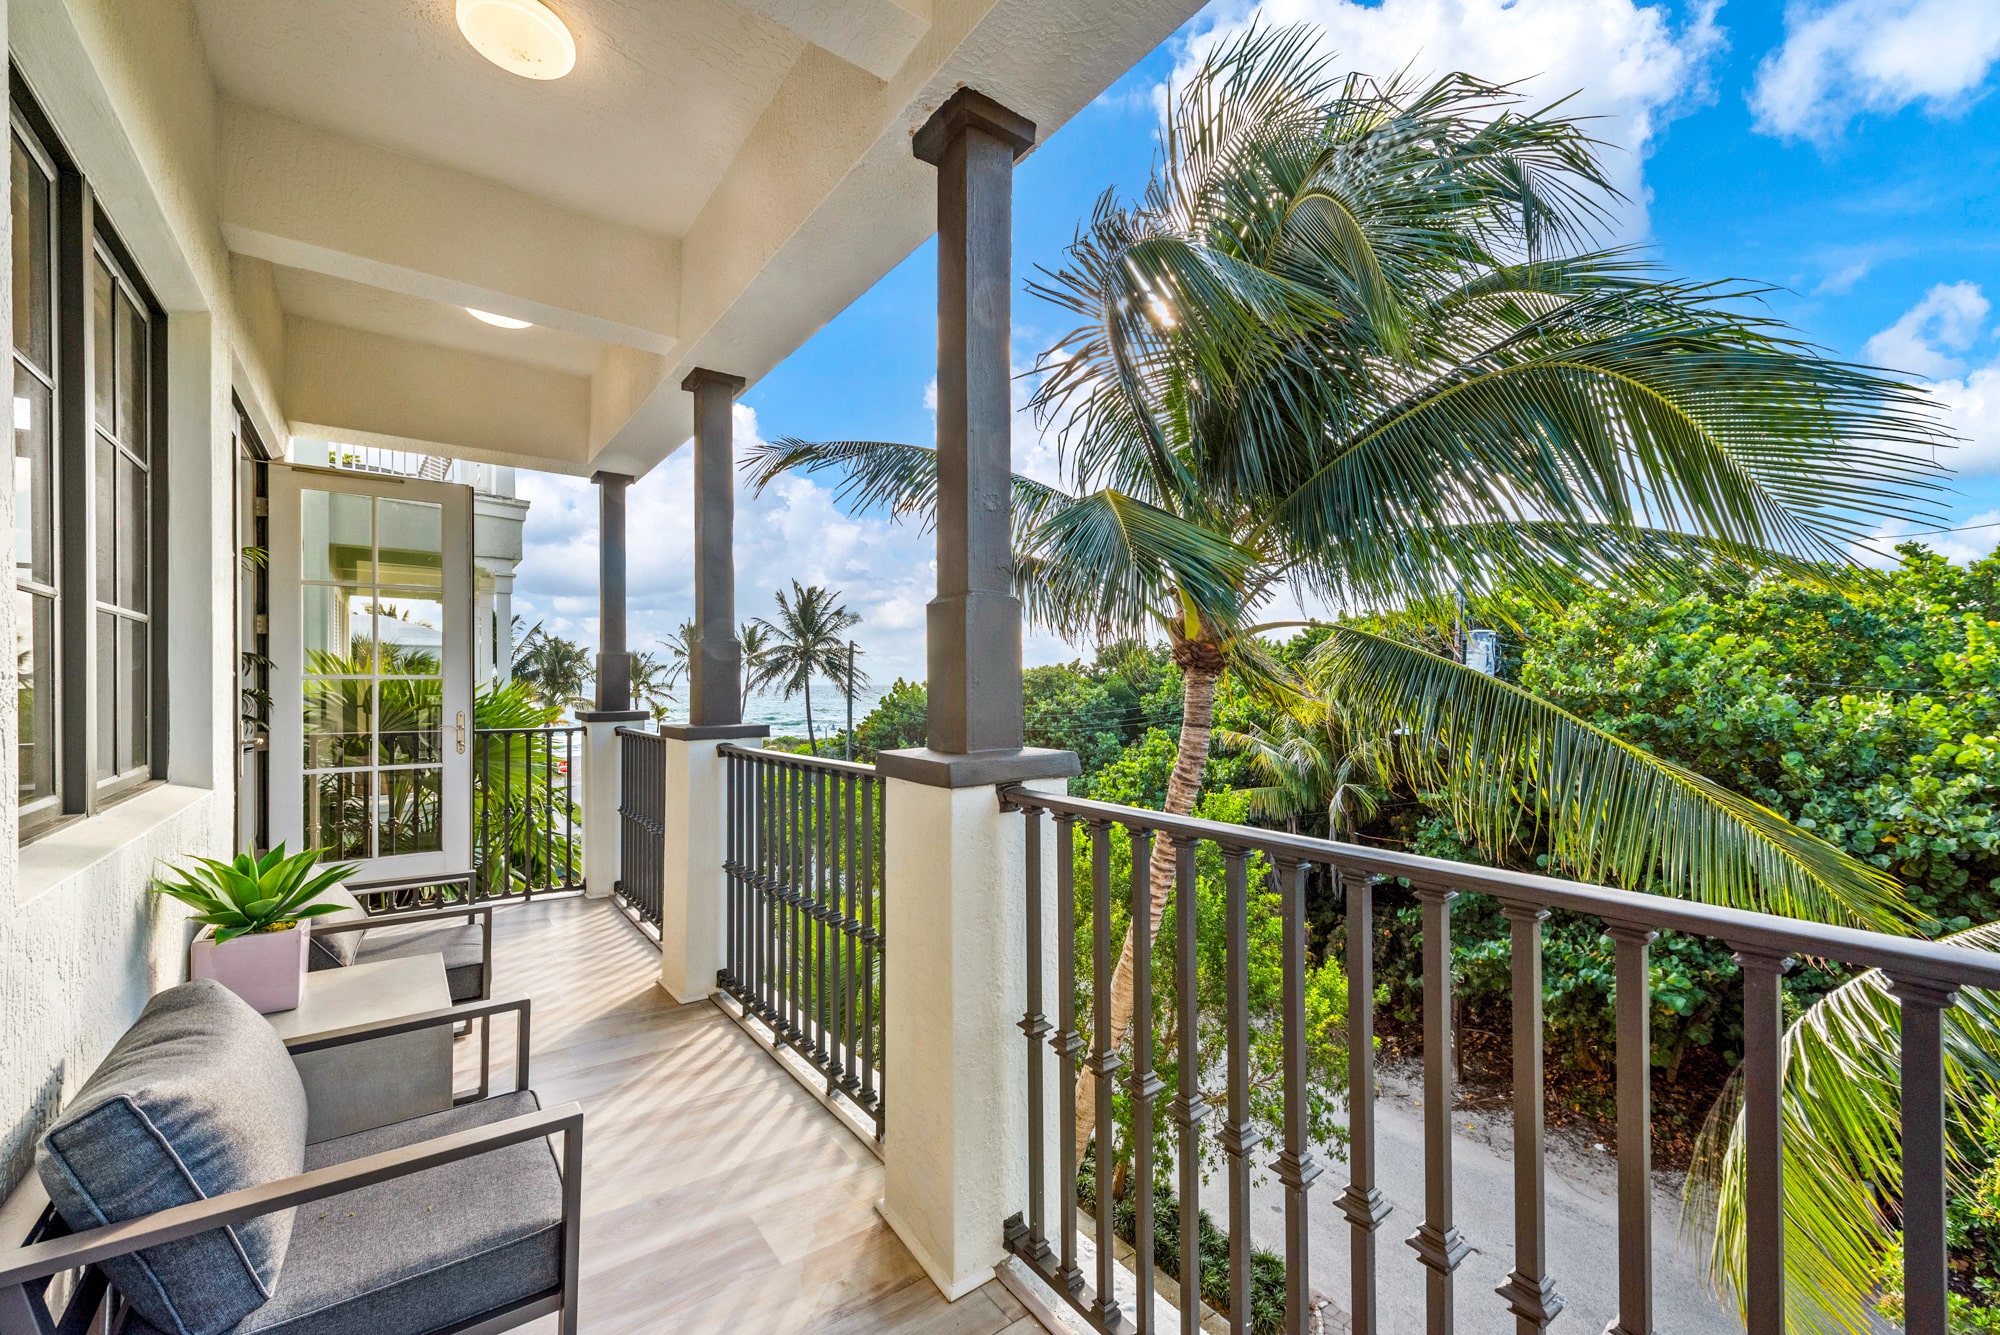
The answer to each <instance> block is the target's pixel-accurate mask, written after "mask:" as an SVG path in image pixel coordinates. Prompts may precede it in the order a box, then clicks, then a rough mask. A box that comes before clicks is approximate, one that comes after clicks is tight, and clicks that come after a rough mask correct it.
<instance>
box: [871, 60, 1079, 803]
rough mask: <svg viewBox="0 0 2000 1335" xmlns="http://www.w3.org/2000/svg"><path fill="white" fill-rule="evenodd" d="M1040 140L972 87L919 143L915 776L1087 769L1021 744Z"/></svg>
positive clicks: (898, 765)
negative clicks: (1029, 187)
mask: <svg viewBox="0 0 2000 1335" xmlns="http://www.w3.org/2000/svg"><path fill="white" fill-rule="evenodd" d="M1034 143H1035V126H1034V123H1033V122H1032V121H1029V120H1027V119H1026V118H1024V117H1022V116H1019V115H1017V114H1015V113H1014V112H1012V111H1009V110H1008V109H1007V108H1006V107H1003V106H1001V105H1000V104H999V103H998V102H995V101H994V100H993V99H992V98H990V97H987V96H985V95H983V94H981V93H978V92H975V91H973V90H972V89H970V88H961V89H960V90H959V91H958V92H956V93H954V94H952V96H951V99H950V100H949V101H947V102H946V103H945V104H944V105H943V106H942V107H939V108H938V110H937V112H936V114H934V115H933V116H932V117H931V118H930V120H928V121H926V122H925V123H924V126H923V128H922V129H920V130H918V131H917V134H916V139H915V141H914V142H913V144H912V148H913V150H914V151H915V153H916V155H917V157H919V158H920V159H922V160H923V161H925V162H928V163H930V164H931V165H932V166H934V167H936V168H937V169H938V375H937V400H938V407H937V450H938V504H937V567H938V576H937V579H938V582H937V597H935V598H933V599H932V600H931V603H930V607H929V609H928V612H929V615H928V619H927V623H926V631H927V640H926V643H927V648H928V662H927V664H926V667H927V673H926V676H927V680H928V692H929V697H930V723H929V728H928V733H927V737H926V740H927V741H928V743H929V745H928V746H927V747H926V748H925V749H924V750H922V751H913V752H890V753H888V754H887V755H885V756H883V757H882V758H881V764H882V771H883V773H885V774H889V775H891V776H892V777H897V778H906V779H910V780H913V781H916V782H923V783H937V784H944V785H946V786H953V787H959V786H966V785H970V784H975V783H1005V782H1008V781H1010V780H1013V779H1021V778H1028V777H1033V776H1035V775H1041V774H1048V775H1054V774H1058V773H1060V774H1074V773H1076V772H1077V771H1076V768H1075V765H1076V760H1075V757H1073V756H1070V755H1069V754H1068V753H1067V752H1053V753H1052V752H1034V751H1023V750H1022V747H1021V604H1020V603H1019V601H1017V600H1016V599H1015V597H1014V594H1013V587H1012V586H1013V535H1012V529H1011V524H1010V522H1009V521H1010V516H1009V511H1010V508H1011V502H1012V497H1011V494H1010V492H1011V477H1012V473H1013V450H1012V437H1013V426H1014V413H1013V404H1012V400H1011V397H1010V394H1009V359H1008V351H1009V349H1008V339H1009V335H1010V332H1011V325H1010V316H1011V310H1012V283H1013V274H1012V268H1013V254H1014V198H1013V196H1014V163H1015V161H1016V160H1017V159H1018V158H1020V157H1021V155H1022V154H1024V153H1026V152H1027V151H1028V150H1029V149H1030V148H1032V147H1034ZM1056 757H1062V758H1063V759H1057V758H1056Z"/></svg>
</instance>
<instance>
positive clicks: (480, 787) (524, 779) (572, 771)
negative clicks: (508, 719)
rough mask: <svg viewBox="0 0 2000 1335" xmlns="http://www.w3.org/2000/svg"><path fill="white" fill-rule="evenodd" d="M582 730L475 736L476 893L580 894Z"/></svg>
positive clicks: (491, 731)
mask: <svg viewBox="0 0 2000 1335" xmlns="http://www.w3.org/2000/svg"><path fill="white" fill-rule="evenodd" d="M582 763H583V729H582V728H581V727H579V726H576V725H574V724H572V725H570V726H567V727H561V726H558V727H550V728H478V729H475V730H474V731H473V734H472V803H473V805H472V844H473V870H474V873H475V875H474V880H473V894H474V897H475V898H476V899H482V900H485V899H525V898H533V897H534V896H536V895H542V894H560V893H568V892H570V891H575V890H581V889H582V888H583V839H582V834H583V831H582V811H581V809H580V808H579V806H578V804H577V800H576V798H577V769H578V767H579V766H580V765H581V764H582Z"/></svg>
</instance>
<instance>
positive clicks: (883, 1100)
mask: <svg viewBox="0 0 2000 1335" xmlns="http://www.w3.org/2000/svg"><path fill="white" fill-rule="evenodd" d="M872 788H873V784H872V783H871V789H872ZM875 791H876V797H877V799H878V801H880V800H882V798H883V794H882V792H881V791H880V790H875ZM880 809H881V811H882V820H883V822H884V823H883V832H884V835H883V837H884V839H885V840H886V839H887V831H888V824H887V822H888V819H889V814H888V809H887V807H886V805H884V806H882V807H881V808H880ZM876 888H877V889H879V890H880V891H881V892H882V894H883V895H884V896H887V895H888V893H889V882H888V873H887V872H886V871H885V872H883V874H882V879H881V880H879V881H877V882H876ZM888 949H889V941H888V938H887V936H886V935H884V934H883V933H882V932H880V931H879V930H878V931H877V933H876V936H875V958H876V960H877V962H878V963H879V962H880V960H881V959H882V957H883V955H884V954H886V953H887V951H888ZM888 1004H889V977H888V974H887V972H886V971H885V972H884V973H883V975H882V1005H883V1007H884V1008H885V1010H886V1007H887V1006H888ZM882 1065H883V1069H882V1079H883V1080H884V1081H887V1079H888V1061H887V1057H886V1054H885V1056H884V1058H883V1063H882ZM886 1089H887V1086H886V1084H885V1085H884V1090H885V1092H884V1093H883V1094H882V1096H881V1097H880V1098H879V1099H878V1100H877V1101H876V1104H875V1138H876V1139H877V1140H880V1139H881V1138H882V1122H883V1118H884V1117H885V1116H887V1114H888V1097H889V1096H888V1094H887V1093H886Z"/></svg>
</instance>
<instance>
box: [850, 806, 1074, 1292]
mask: <svg viewBox="0 0 2000 1335" xmlns="http://www.w3.org/2000/svg"><path fill="white" fill-rule="evenodd" d="M1028 786H1029V787H1032V788H1034V789H1037V790H1039V791H1045V792H1057V793H1060V792H1063V791H1065V790H1066V788H1067V782H1066V781H1065V780H1062V779H1045V780H1037V781H1035V782H1033V783H1032V784H1030V785H1028ZM883 802H884V807H885V811H884V818H885V825H886V829H885V834H884V845H885V846H884V856H885V863H884V871H885V875H886V881H885V884H884V891H883V926H884V936H885V938H886V947H885V951H884V958H885V963H886V970H885V974H886V976H885V980H884V987H885V998H884V1005H885V1006H886V1008H887V1014H886V1015H885V1017H884V1022H885V1028H886V1031H887V1032H886V1035H885V1037H884V1047H885V1048H886V1049H887V1052H886V1057H887V1061H886V1064H885V1069H886V1070H888V1071H890V1072H893V1074H892V1075H891V1077H890V1080H891V1082H892V1083H891V1084H890V1085H889V1088H888V1097H889V1133H888V1137H887V1139H886V1141H885V1142H884V1145H883V1161H884V1169H885V1173H884V1176H885V1191H884V1194H883V1199H882V1205H881V1211H882V1217H883V1218H884V1219H886V1220H887V1221H888V1223H889V1226H890V1227H891V1228H893V1229H895V1230H896V1234H897V1236H898V1237H900V1238H901V1239H902V1240H903V1245H904V1246H906V1247H908V1248H909V1249H910V1253H911V1255H913V1256H915V1257H916V1258H917V1260H918V1262H919V1263H920V1264H921V1265H922V1266H923V1267H924V1269H925V1271H926V1272H928V1273H929V1275H930V1277H931V1279H932V1281H933V1282H935V1283H936V1284H937V1286H938V1288H939V1289H941V1290H942V1291H943V1292H944V1295H945V1297H946V1298H948V1299H957V1298H960V1297H963V1296H964V1295H965V1294H967V1293H970V1292H971V1291H972V1290H974V1289H976V1288H978V1287H979V1286H980V1285H981V1284H984V1283H985V1282H986V1281H988V1280H990V1279H992V1278H993V1268H994V1266H996V1265H998V1264H999V1263H1000V1261H1001V1260H1002V1259H1003V1258H1004V1257H1005V1255H1006V1248H1005V1246H1004V1244H1003V1241H1002V1236H1001V1235H1002V1227H1003V1225H1004V1224H1005V1222H1006V1219H1007V1216H1008V1215H1010V1214H1013V1213H1015V1212H1017V1211H1019V1210H1021V1209H1022V1208H1023V1207H1024V1206H1025V1205H1026V1203H1027V1177H1028V1162H1027V1122H1028V1117H1027V1093H1026V1090H1027V1077H1026V1073H1025V1062H1024V1059H1023V1050H1022V1043H1023V1039H1022V1035H1021V1030H1020V1028H1019V1024H1020V1020H1021V1013H1022V1009H1023V1005H1024V999H1025V997H1026V994H1027V979H1026V972H1025V959H1026V951H1027V943H1026V937H1025V932H1026V914H1025V909H1024V903H1025V895H1024V890H1023V885H1024V877H1025V874H1026V865H1025V854H1024V851H1023V849H1024V838H1023V831H1022V817H1021V816H1019V815H1018V814H1009V813H1003V812H1002V811H1001V810H1000V799H999V794H998V790H997V789H995V788H994V787H992V786H990V785H983V786H978V787H965V788H944V787H933V786H930V785H927V784H921V783H912V782H909V781H907V780H902V779H894V778H891V779H888V780H886V781H885V783H884V798H883ZM1054 843H1055V841H1054V840H1052V839H1045V840H1044V841H1043V856H1044V863H1045V865H1044V868H1043V882H1042V883H1043V885H1044V886H1045V887H1048V889H1047V890H1045V893H1052V891H1053V887H1054V885H1055V875H1054V861H1053V853H1054Z"/></svg>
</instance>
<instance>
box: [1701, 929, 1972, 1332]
mask: <svg viewBox="0 0 2000 1335" xmlns="http://www.w3.org/2000/svg"><path fill="white" fill-rule="evenodd" d="M1944 941H1945V942H1946V943H1947V944H1950V945H1955V946H1962V947H1964V948H1966V949H1968V950H1985V951H1994V950H2000V923H1985V924H1982V925H1980V926H1978V927H1973V928H1970V929H1968V930H1966V931H1963V932H1959V933H1956V934H1955V935H1952V936H1948V937H1945V938H1944ZM1901 1033H1902V1018H1901V1009H1900V1007H1899V1005H1898V1003H1897V1001H1896V999H1895V997H1894V996H1892V995H1891V994H1890V991H1889V985H1888V980H1887V979H1886V978H1885V977H1884V975H1883V974H1882V973H1881V971H1880V970H1876V969H1870V970H1869V971H1867V972H1866V973H1863V974H1860V975H1859V976H1857V977H1855V978H1853V979H1851V980H1849V981H1848V982H1846V983H1843V984H1842V985H1841V986H1839V987H1837V988H1835V989H1834V990H1833V991H1831V992H1829V993H1827V994H1826V995H1825V996H1824V997H1822V998H1821V999H1820V1000H1819V1001H1817V1002H1815V1003H1813V1005H1812V1006H1810V1007H1808V1008H1807V1010H1806V1011H1805V1013H1804V1014H1803V1015H1801V1016H1800V1017H1799V1018H1798V1019H1797V1020H1795V1021H1794V1022H1793V1023H1792V1025H1791V1027H1790V1028H1789V1029H1788V1030H1787V1031H1786V1033H1785V1041H1784V1081H1783V1093H1782V1099H1783V1112H1784V1146H1785V1158H1784V1167H1785V1302H1786V1311H1787V1314H1788V1324H1789V1326H1790V1328H1791V1329H1793V1330H1797V1331H1810V1332H1814V1335H1836V1333H1838V1335H1872V1332H1875V1331H1878V1330H1881V1329H1883V1326H1882V1323H1881V1321H1880V1319H1879V1317H1878V1316H1877V1315H1876V1313H1875V1309H1874V1299H1875V1297H1876V1296H1877V1295H1876V1286H1875V1276H1876V1274H1877V1273H1878V1267H1879V1265H1880V1263H1881V1261H1882V1259H1883V1257H1884V1256H1885V1255H1887V1254H1888V1253H1889V1251H1890V1249H1891V1248H1892V1247H1893V1246H1895V1244H1896V1243H1897V1240H1898V1238H1899V1236H1900V1234H1899V1223H1898V1220H1897V1218H1896V1201H1897V1200H1898V1199H1899V1198H1900V1196H1901V1193H1902V1181H1903V1155H1902V1144H1903V1130H1902V1093H1901V1078H1902V1050H1901V1041H1900V1038H1901ZM1944 1079H1945V1098H1946V1115H1947V1123H1948V1125H1956V1126H1957V1127H1959V1128H1961V1129H1963V1128H1965V1127H1967V1126H1970V1125H1973V1124H1974V1123H1975V1121H1976V1119H1977V1118H1978V1117H1979V1116H1981V1115H1982V1113H1983V1109H1984V1104H1985V1101H1986V1100H1987V1099H1988V1098H1990V1097H1993V1096H1996V1095H2000V994H1995V993H1992V992H1985V991H1980V990H1978V989H1970V988H1969V989H1967V990H1965V991H1963V992H1961V993H1960V994H1959V999H1958V1004H1957V1005H1956V1006H1955V1007H1953V1008H1952V1009H1950V1010H1948V1011H1946V1012H1945V1013H1944ZM1742 1099H1743V1089H1742V1076H1741V1073H1740V1072H1739V1073H1738V1074H1737V1076H1735V1077H1734V1078H1732V1079H1731V1081H1730V1084H1729V1087H1728V1089H1727V1091H1726V1092H1725V1094H1724V1096H1723V1098H1721V1099H1720V1100H1718V1101H1717V1103H1716V1106H1715V1108H1714V1109H1713V1110H1712V1111H1711V1112H1710V1114H1709V1117H1708V1121H1707V1124H1706V1125H1705V1126H1704V1127H1703V1129H1702V1132H1701V1136H1700V1138H1699V1140H1698V1141H1697V1144H1696V1148H1695V1159H1694V1165H1693V1170H1692V1171H1691V1172H1690V1174H1689V1176H1688V1180H1687V1185H1686V1188H1685V1189H1684V1193H1683V1197H1682V1213H1681V1226H1682V1231H1683V1234H1684V1235H1685V1236H1687V1237H1688V1238H1689V1239H1691V1240H1695V1241H1705V1242H1706V1243H1707V1245H1708V1248H1709V1276H1710V1279H1711V1281H1712V1282H1713V1283H1714V1285H1715V1287H1716V1292H1717V1294H1718V1295H1720V1296H1721V1297H1722V1298H1723V1299H1724V1300H1725V1301H1730V1302H1734V1303H1736V1304H1737V1305H1738V1307H1739V1309H1740V1307H1741V1304H1742V1301H1743V1296H1744V1283H1745V1272H1744V1266H1745V1254H1744V1230H1745V1227H1746V1215H1745V1205H1744V1177H1743V1175H1744V1168H1745V1164H1744V1144H1743V1118H1742ZM1968 1142H1969V1137H1967V1136H1964V1135H1962V1134H1952V1135H1947V1136H1946V1138H1945V1143H1946V1145H1947V1147H1948V1155H1947V1170H1948V1172H1949V1173H1950V1175H1951V1177H1952V1179H1953V1182H1954V1185H1955V1186H1957V1187H1959V1188H1964V1187H1966V1186H1968V1185H1969V1184H1970V1181H1971V1179H1972V1177H1973V1176H1974V1175H1975V1174H1976V1173H1977V1172H1978V1170H1979V1169H1980V1167H1981V1166H1982V1165H1980V1164H1979V1163H1977V1162H1975V1161H1974V1159H1973V1158H1971V1157H1970V1156H1968V1155H1967V1154H1966V1153H1965V1147H1966V1145H1967V1144H1968Z"/></svg>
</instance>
